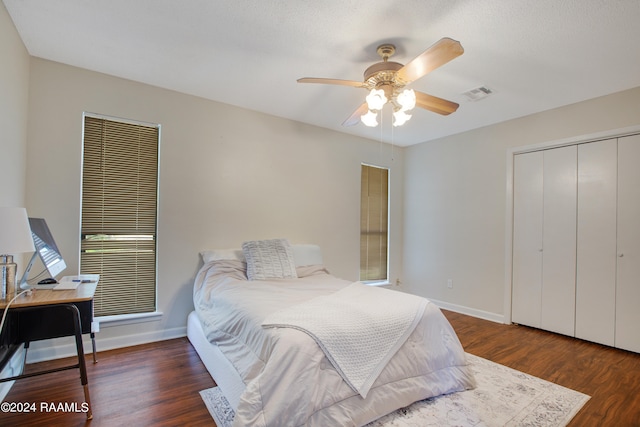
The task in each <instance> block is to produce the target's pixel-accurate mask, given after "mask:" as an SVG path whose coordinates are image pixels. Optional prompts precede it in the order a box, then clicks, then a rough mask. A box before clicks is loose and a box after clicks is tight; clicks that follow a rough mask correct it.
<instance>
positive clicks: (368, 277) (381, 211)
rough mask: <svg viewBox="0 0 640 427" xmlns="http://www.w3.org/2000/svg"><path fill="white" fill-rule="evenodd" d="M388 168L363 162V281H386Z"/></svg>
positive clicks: (361, 205) (361, 215) (361, 242)
mask: <svg viewBox="0 0 640 427" xmlns="http://www.w3.org/2000/svg"><path fill="white" fill-rule="evenodd" d="M388 218H389V170H388V169H384V168H379V167H376V166H369V165H362V172H361V191H360V280H361V281H363V282H379V281H386V280H387V277H388V275H387V252H388V241H389V235H388V234H389V233H388V222H389V221H388Z"/></svg>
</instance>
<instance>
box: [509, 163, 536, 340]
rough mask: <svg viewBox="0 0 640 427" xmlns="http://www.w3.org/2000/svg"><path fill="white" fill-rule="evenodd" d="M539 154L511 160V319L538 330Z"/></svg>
mask: <svg viewBox="0 0 640 427" xmlns="http://www.w3.org/2000/svg"><path fill="white" fill-rule="evenodd" d="M542 158H543V153H542V152H541V151H540V152H534V153H525V154H518V155H516V156H514V170H513V181H514V182H513V272H512V274H513V277H512V282H513V284H512V295H511V318H512V320H513V321H514V322H515V323H520V324H522V325H528V326H533V327H536V328H539V327H540V297H541V292H542V194H543V193H542V185H543V181H542V164H543V163H542Z"/></svg>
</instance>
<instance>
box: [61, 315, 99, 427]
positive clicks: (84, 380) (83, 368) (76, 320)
mask: <svg viewBox="0 0 640 427" xmlns="http://www.w3.org/2000/svg"><path fill="white" fill-rule="evenodd" d="M65 307H67V308H68V309H69V310H71V312H72V313H73V324H74V327H75V337H76V351H77V352H78V367H79V368H80V383H81V384H82V387H83V388H84V400H85V402H86V403H87V405H88V406H89V410H88V411H87V419H88V420H90V419H92V418H93V412H92V411H91V398H90V397H89V380H88V377H87V365H86V363H85V360H84V346H83V345H82V325H81V323H80V311H79V310H78V307H76V306H75V305H73V304H69V305H66V306H65Z"/></svg>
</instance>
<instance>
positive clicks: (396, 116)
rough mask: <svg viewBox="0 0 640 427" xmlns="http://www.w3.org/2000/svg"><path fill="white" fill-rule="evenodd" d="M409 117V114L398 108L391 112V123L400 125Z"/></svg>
mask: <svg viewBox="0 0 640 427" xmlns="http://www.w3.org/2000/svg"><path fill="white" fill-rule="evenodd" d="M410 118H411V114H407V113H405V112H404V110H398V111H396V112H395V113H393V125H394V126H402V125H403V124H405V123H406V122H407V121H409V119H410Z"/></svg>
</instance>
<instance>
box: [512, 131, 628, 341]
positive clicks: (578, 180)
mask: <svg viewBox="0 0 640 427" xmlns="http://www.w3.org/2000/svg"><path fill="white" fill-rule="evenodd" d="M639 166H640V135H632V136H625V137H621V138H613V139H607V140H602V141H595V142H588V143H582V144H576V145H570V146H564V147H559V148H549V149H545V150H540V151H534V152H527V153H521V154H516V155H515V156H514V169H513V170H514V174H513V246H512V250H513V253H512V260H513V261H512V262H513V265H512V320H513V322H515V323H520V324H523V325H528V326H533V327H536V328H541V329H545V330H549V331H553V332H557V333H561V334H565V335H569V336H575V337H577V338H582V339H585V340H589V341H594V342H598V343H602V344H606V345H609V346H615V347H619V348H624V349H627V350H632V351H635V352H640V331H638V329H637V326H636V325H639V324H640V310H639V308H640V307H639V306H640V167H639Z"/></svg>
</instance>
